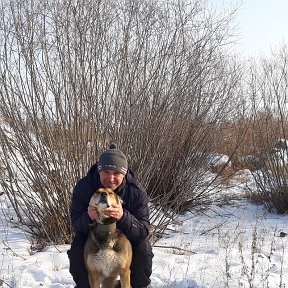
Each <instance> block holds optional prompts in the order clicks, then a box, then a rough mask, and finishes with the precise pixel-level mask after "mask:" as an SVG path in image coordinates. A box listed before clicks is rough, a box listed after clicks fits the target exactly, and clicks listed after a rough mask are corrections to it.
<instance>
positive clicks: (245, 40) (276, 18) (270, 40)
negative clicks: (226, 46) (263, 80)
mask: <svg viewBox="0 0 288 288" xmlns="http://www.w3.org/2000/svg"><path fill="white" fill-rule="evenodd" d="M211 1H212V3H213V2H214V1H215V3H217V5H220V6H221V5H223V6H224V7H227V6H231V3H235V2H236V3H240V8H239V11H238V15H237V18H236V24H238V28H239V31H238V32H239V33H240V34H241V36H240V40H239V43H238V45H237V47H238V49H239V52H242V53H243V55H244V56H247V57H250V56H252V57H253V56H257V55H259V53H260V54H263V53H264V54H268V55H269V54H270V53H271V47H272V48H273V49H275V48H277V47H279V45H280V46H282V44H283V41H285V42H286V43H288V17H287V11H288V0H242V1H241V0H239V1H235V0H211Z"/></svg>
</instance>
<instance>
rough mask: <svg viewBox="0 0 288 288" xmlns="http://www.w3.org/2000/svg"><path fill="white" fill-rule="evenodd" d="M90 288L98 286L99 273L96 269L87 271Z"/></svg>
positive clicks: (98, 287) (97, 287)
mask: <svg viewBox="0 0 288 288" xmlns="http://www.w3.org/2000/svg"><path fill="white" fill-rule="evenodd" d="M88 278H89V284H90V288H100V273H99V272H98V271H95V270H94V271H91V270H90V271H88Z"/></svg>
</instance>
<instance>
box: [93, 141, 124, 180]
mask: <svg viewBox="0 0 288 288" xmlns="http://www.w3.org/2000/svg"><path fill="white" fill-rule="evenodd" d="M127 169H128V162H127V158H126V156H125V155H124V153H123V152H122V151H121V150H119V149H117V146H116V144H111V145H110V147H109V149H108V150H106V151H104V152H103V153H102V154H101V155H100V157H99V161H98V172H100V171H102V170H114V171H118V172H120V173H122V174H124V175H126V173H127Z"/></svg>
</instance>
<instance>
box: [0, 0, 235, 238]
mask: <svg viewBox="0 0 288 288" xmlns="http://www.w3.org/2000/svg"><path fill="white" fill-rule="evenodd" d="M234 13H235V11H231V12H230V13H229V14H226V15H222V16H221V15H220V16H217V15H216V14H215V13H214V12H213V11H209V10H208V9H207V8H206V6H205V1H194V2H193V3H190V4H188V3H187V2H186V1H177V2H174V1H171V2H170V1H168V2H166V1H165V2H164V1H153V0H146V1H129V2H125V1H120V2H115V1H60V2H59V1H56V2H55V1H32V2H27V1H20V0H17V1H5V2H3V3H2V6H1V25H0V27H2V28H1V36H0V37H1V43H2V44H1V46H0V53H1V56H0V61H1V66H0V67H1V68H0V69H1V70H0V73H1V76H0V77H1V78H0V81H1V82H0V83H1V85H0V87H1V88H0V89H1V90H0V97H1V105H0V109H1V117H2V119H3V123H5V124H3V123H2V124H1V131H0V132H1V148H2V153H1V156H0V157H1V161H2V162H3V165H4V168H5V171H6V172H7V177H6V178H2V177H1V178H2V180H1V184H2V185H3V186H4V188H5V192H6V193H7V195H8V196H9V198H10V200H11V202H12V204H13V206H14V209H15V211H16V212H17V216H18V218H19V220H20V222H21V223H23V224H25V225H26V228H28V229H29V230H30V231H31V232H32V233H33V234H36V235H37V236H39V237H43V238H47V237H48V238H49V240H51V241H54V242H58V243H59V242H68V241H69V239H70V235H71V231H70V223H69V215H68V214H69V206H70V197H71V193H70V191H71V188H72V187H73V186H74V183H75V182H76V180H77V179H79V178H80V177H81V176H83V175H84V174H85V173H86V171H87V170H88V167H89V166H90V165H92V164H93V163H94V162H95V161H96V159H97V156H98V155H99V153H100V152H102V150H103V149H106V148H107V146H108V144H109V143H110V142H111V141H113V142H115V143H118V145H119V147H120V148H121V149H122V150H123V151H124V152H125V153H126V154H127V155H128V157H129V163H130V166H131V167H132V169H133V170H135V171H137V173H138V175H139V178H140V181H141V182H142V183H143V185H144V186H145V187H146V188H147V190H148V193H149V196H150V197H151V201H152V203H153V204H154V205H155V206H152V207H151V209H152V213H151V214H152V219H157V225H159V226H157V227H158V228H157V229H159V230H161V229H162V228H163V227H165V225H166V223H167V219H163V220H161V221H159V217H158V216H159V215H160V213H161V212H160V210H159V209H158V207H161V208H163V209H164V210H165V211H166V212H168V211H170V212H171V211H172V214H170V217H173V215H174V213H178V212H179V211H183V203H186V202H187V200H189V205H187V207H186V209H189V208H191V207H196V206H197V205H200V204H201V205H202V204H205V203H208V195H209V189H208V188H207V187H208V186H209V183H205V181H204V180H203V177H202V176H203V174H204V172H205V169H208V168H207V165H206V158H207V153H208V151H209V145H210V144H211V143H213V137H211V135H212V134H213V131H214V130H215V127H217V123H219V122H221V120H222V119H225V117H228V116H227V115H230V113H232V112H233V111H234V112H235V110H233V109H236V107H237V105H236V106H235V105H232V103H233V104H235V103H236V102H237V97H236V94H237V89H236V88H237V84H238V81H239V77H240V71H239V69H237V66H236V64H234V63H233V61H232V59H230V58H229V57H228V56H225V53H226V52H227V50H225V47H226V46H225V45H227V44H228V43H229V41H231V39H233V38H231V37H232V36H233V29H232V28H231V26H230V23H231V21H232V19H233V15H234ZM153 207H154V208H153ZM167 215H169V214H167ZM153 221H154V220H153ZM168 221H169V217H168ZM155 223H156V222H155ZM159 227H160V228H159Z"/></svg>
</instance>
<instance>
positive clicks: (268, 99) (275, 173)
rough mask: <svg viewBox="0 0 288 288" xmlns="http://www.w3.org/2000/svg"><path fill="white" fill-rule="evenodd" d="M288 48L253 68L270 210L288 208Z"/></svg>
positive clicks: (264, 194)
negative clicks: (287, 141) (287, 140)
mask: <svg viewBox="0 0 288 288" xmlns="http://www.w3.org/2000/svg"><path fill="white" fill-rule="evenodd" d="M287 60H288V53H287V47H286V46H285V45H284V46H283V47H282V48H281V49H279V50H278V51H275V52H274V54H273V55H272V56H271V57H270V58H268V59H261V61H259V63H258V65H256V64H255V66H254V67H253V69H251V71H252V74H251V81H250V87H251V95H252V97H251V99H252V100H253V101H252V103H253V106H252V107H253V115H254V119H253V120H254V121H253V125H254V127H255V130H254V132H255V133H254V134H253V137H254V138H253V140H254V147H255V149H257V152H258V154H261V156H262V160H263V166H262V169H261V170H257V171H255V173H254V175H255V180H256V182H257V186H258V188H259V193H260V196H261V198H262V200H263V201H264V203H265V205H266V206H267V208H268V209H269V210H270V211H274V212H277V213H281V214H284V213H287V211H288V196H287V195H288V194H287V192H288V182H287V179H288V178H287V176H288V173H287V172H288V162H287V159H288V150H287V143H286V139H288V134H287V133H288V130H287V127H288V126H287V124H288V118H287V115H288V114H287V91H288V90H287V88H288V78H287V72H288V70H287Z"/></svg>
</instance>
